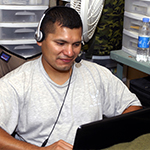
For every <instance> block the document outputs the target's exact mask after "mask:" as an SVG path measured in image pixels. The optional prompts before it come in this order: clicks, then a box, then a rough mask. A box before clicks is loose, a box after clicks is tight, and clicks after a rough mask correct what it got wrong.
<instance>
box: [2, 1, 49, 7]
mask: <svg viewBox="0 0 150 150" xmlns="http://www.w3.org/2000/svg"><path fill="white" fill-rule="evenodd" d="M0 5H47V6H48V5H49V0H0Z"/></svg>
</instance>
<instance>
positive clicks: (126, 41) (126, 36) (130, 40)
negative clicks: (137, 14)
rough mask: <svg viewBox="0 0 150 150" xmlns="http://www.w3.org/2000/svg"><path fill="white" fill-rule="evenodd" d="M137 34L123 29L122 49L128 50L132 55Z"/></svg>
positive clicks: (134, 50)
mask: <svg viewBox="0 0 150 150" xmlns="http://www.w3.org/2000/svg"><path fill="white" fill-rule="evenodd" d="M137 44H138V33H136V32H133V31H129V30H126V29H123V38H122V47H125V48H126V49H130V51H133V53H136V51H137Z"/></svg>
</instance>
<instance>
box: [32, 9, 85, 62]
mask: <svg viewBox="0 0 150 150" xmlns="http://www.w3.org/2000/svg"><path fill="white" fill-rule="evenodd" d="M56 7H62V6H56ZM53 8H55V6H54V7H49V8H48V9H46V10H45V12H44V13H43V15H42V17H41V19H40V21H39V24H38V27H37V30H36V32H35V35H34V37H35V40H36V41H37V42H42V41H43V40H44V33H43V32H42V31H41V30H40V28H41V24H42V21H43V19H44V17H45V15H46V14H47V13H48V12H49V11H51V10H52V9H53ZM82 44H83V45H84V42H83V41H82ZM81 56H82V55H81V54H80V55H79V56H77V58H76V59H75V62H76V63H79V62H80V61H81Z"/></svg>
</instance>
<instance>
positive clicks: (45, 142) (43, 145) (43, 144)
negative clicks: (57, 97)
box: [41, 70, 73, 147]
mask: <svg viewBox="0 0 150 150" xmlns="http://www.w3.org/2000/svg"><path fill="white" fill-rule="evenodd" d="M72 72H73V70H72ZM71 77H72V73H71V76H70V79H69V83H68V87H67V90H66V93H65V96H64V100H63V102H62V105H61V108H60V110H59V113H58V116H57V119H56V121H55V123H54V125H53V128H52V130H51V132H50V134H49V135H48V138H47V139H46V140H45V141H44V142H43V143H42V145H41V147H45V145H46V144H47V142H48V140H49V138H50V136H51V134H52V133H53V131H54V129H55V126H56V124H57V122H58V119H59V117H60V114H61V111H62V108H63V106H64V103H65V100H66V97H67V94H68V91H69V87H70V83H71Z"/></svg>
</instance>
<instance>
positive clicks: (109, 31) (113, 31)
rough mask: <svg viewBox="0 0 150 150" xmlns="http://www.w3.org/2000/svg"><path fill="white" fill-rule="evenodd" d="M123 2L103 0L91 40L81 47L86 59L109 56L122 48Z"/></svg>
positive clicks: (121, 0) (122, 0) (120, 0)
mask: <svg viewBox="0 0 150 150" xmlns="http://www.w3.org/2000/svg"><path fill="white" fill-rule="evenodd" d="M123 16H124V0H113V1H112V0H105V3H104V8H103V11H102V15H101V18H100V20H99V23H98V25H97V28H96V31H95V34H94V36H93V37H92V39H91V40H90V41H89V42H88V43H86V44H85V45H84V46H83V47H82V51H85V52H86V57H88V58H89V57H92V55H100V56H101V55H109V54H110V51H111V50H118V49H121V47H122V31H123Z"/></svg>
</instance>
